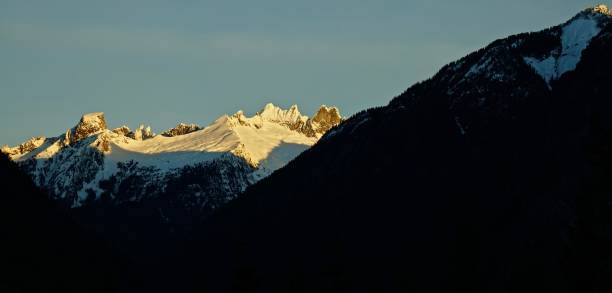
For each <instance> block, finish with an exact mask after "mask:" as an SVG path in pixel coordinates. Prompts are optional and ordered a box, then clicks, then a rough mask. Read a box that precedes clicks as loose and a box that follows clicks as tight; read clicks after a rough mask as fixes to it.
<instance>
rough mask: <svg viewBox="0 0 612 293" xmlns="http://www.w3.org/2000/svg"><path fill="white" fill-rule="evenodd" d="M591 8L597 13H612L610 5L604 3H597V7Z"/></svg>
mask: <svg viewBox="0 0 612 293" xmlns="http://www.w3.org/2000/svg"><path fill="white" fill-rule="evenodd" d="M591 9H592V11H593V12H595V13H601V14H605V15H612V10H610V8H608V6H607V5H604V4H599V5H596V6H595V7H593V8H591Z"/></svg>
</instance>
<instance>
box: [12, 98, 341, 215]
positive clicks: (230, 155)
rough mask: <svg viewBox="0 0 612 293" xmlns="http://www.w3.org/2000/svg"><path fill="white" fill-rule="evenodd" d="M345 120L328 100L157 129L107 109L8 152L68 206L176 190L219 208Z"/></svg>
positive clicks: (197, 204)
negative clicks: (110, 119)
mask: <svg viewBox="0 0 612 293" xmlns="http://www.w3.org/2000/svg"><path fill="white" fill-rule="evenodd" d="M341 121H342V117H341V116H340V113H339V111H338V109H337V108H334V107H327V106H321V107H320V108H319V109H318V110H317V112H316V113H315V115H314V116H313V117H312V118H308V117H307V116H304V115H302V114H301V113H300V112H299V109H298V107H297V106H296V105H294V106H292V107H291V108H290V109H288V110H283V109H281V108H279V107H277V106H275V105H273V104H267V105H266V106H265V107H264V108H263V109H262V110H261V111H259V112H258V113H256V114H255V115H254V116H253V117H246V116H245V115H244V113H243V112H242V111H239V112H237V113H235V114H233V115H231V116H229V115H224V116H221V117H220V118H218V119H217V120H215V121H214V122H213V123H212V124H211V125H209V126H207V127H200V126H198V125H195V124H191V125H187V124H183V123H181V124H179V125H177V126H176V127H174V128H171V129H168V130H166V131H164V132H163V133H162V134H161V135H155V134H153V133H152V131H151V128H150V127H146V128H145V127H144V126H142V125H141V126H140V127H139V128H137V129H136V130H134V131H131V130H130V129H129V128H128V127H127V126H122V127H119V128H116V129H112V130H111V129H108V128H107V122H106V120H105V117H104V113H89V114H85V115H83V117H82V118H81V119H80V120H79V122H78V123H77V125H76V126H74V127H72V128H70V129H68V130H67V131H66V133H64V134H62V135H60V136H56V137H51V138H46V137H34V138H32V139H30V140H28V141H26V142H24V143H22V144H20V145H18V146H16V147H12V148H11V147H7V146H5V147H3V148H2V151H3V152H4V153H6V154H8V155H10V157H11V159H13V160H14V161H16V162H17V163H18V164H19V165H20V166H21V168H22V170H24V171H25V172H26V173H28V174H29V175H30V176H31V177H32V179H33V181H34V182H35V183H36V185H38V186H39V187H40V188H42V189H44V190H45V191H47V192H48V193H49V195H50V197H51V198H52V199H53V200H55V201H58V202H61V203H62V204H63V205H65V206H66V207H70V208H77V207H81V206H83V205H87V204H95V203H98V202H105V203H112V204H115V205H120V204H122V203H125V202H140V201H143V200H148V199H151V198H157V197H160V196H162V194H163V193H165V192H172V193H173V194H174V195H175V196H179V197H181V198H182V199H183V200H184V203H185V205H187V206H188V207H189V208H195V209H214V208H215V207H217V206H220V205H222V204H223V203H225V202H227V201H229V200H231V199H232V198H234V197H235V196H236V195H237V194H239V193H240V192H242V191H243V190H244V189H245V188H246V187H247V186H248V185H250V184H253V183H255V182H257V181H259V180H260V179H261V178H264V177H266V176H268V175H270V174H271V173H272V172H274V171H275V170H277V169H279V168H281V167H282V166H284V165H285V164H287V163H288V162H289V161H290V160H292V159H293V158H294V157H296V156H297V155H298V154H300V153H301V152H302V151H304V150H305V149H307V148H309V147H310V146H312V145H313V144H314V143H315V142H316V141H317V140H318V139H319V138H320V137H321V136H322V135H323V134H324V133H325V132H326V131H328V130H329V129H331V128H332V127H334V126H336V125H337V124H339V123H340V122H341ZM179 189H180V190H179Z"/></svg>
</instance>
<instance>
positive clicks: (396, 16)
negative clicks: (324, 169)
mask: <svg viewBox="0 0 612 293" xmlns="http://www.w3.org/2000/svg"><path fill="white" fill-rule="evenodd" d="M594 4H596V3H593V2H591V1H577V0H573V1H572V0H556V1H552V0H537V1H534V0H512V1H508V0H505V1H500V0H463V1H457V0H438V1H421V0H418V1H411V0H393V1H386V0H372V1H366V0H363V1H359V0H350V1H349V0H307V1H306V0H304V1H291V0H257V1H253V0H249V1H235V0H223V1H195V0H100V1H87V0H53V1H50V0H39V1H33V0H0V102H1V103H0V145H2V144H9V145H15V144H17V143H19V142H21V141H23V140H25V139H27V138H29V137H31V136H35V135H44V136H55V135H59V134H61V133H63V132H65V131H66V129H67V128H69V127H71V126H73V125H74V124H76V122H77V121H78V119H79V118H80V116H81V115H82V114H83V113H85V112H94V111H104V112H105V113H106V118H107V122H108V124H109V126H110V127H118V126H120V125H122V124H127V125H128V126H130V127H131V128H134V127H135V126H137V124H140V123H145V124H150V125H151V126H152V127H153V129H154V130H155V131H156V132H158V133H159V132H161V131H162V130H164V129H166V128H169V127H172V126H174V125H175V124H176V123H178V122H189V123H198V124H201V125H207V124H208V123H210V122H212V121H213V120H214V119H215V118H217V117H218V116H220V115H222V114H224V113H230V114H231V113H234V112H236V111H237V110H240V109H243V110H244V111H245V112H246V113H247V114H253V113H254V112H256V111H257V110H259V109H260V108H262V107H263V106H264V104H265V103H267V102H273V103H275V104H278V105H280V106H283V107H287V106H290V105H292V104H298V105H299V106H300V109H301V111H302V113H303V114H306V115H311V114H312V112H314V111H315V109H316V108H317V107H318V106H319V105H320V104H327V105H336V106H338V107H339V108H340V110H341V112H342V113H343V114H345V115H350V114H353V113H355V112H356V111H359V110H361V109H364V108H368V107H371V106H378V105H384V104H386V103H388V101H389V100H390V99H391V98H393V97H394V96H396V95H397V94H399V93H401V92H402V91H403V90H405V89H406V88H408V87H409V86H410V85H411V84H413V83H414V82H417V81H419V80H422V79H425V78H427V77H429V76H431V75H432V74H434V73H435V72H436V71H437V70H438V69H439V68H440V67H441V66H442V65H444V64H446V63H448V62H450V61H452V60H455V59H457V58H459V57H462V56H463V55H465V54H467V53H469V52H471V51H473V50H475V49H478V48H480V47H483V46H485V45H486V44H487V43H489V42H491V41H493V40H495V39H497V38H501V37H505V36H507V35H510V34H514V33H520V32H525V31H533V30H539V29H543V28H546V27H549V26H552V25H556V24H559V23H562V22H564V21H565V20H567V19H569V18H570V17H571V16H573V15H574V14H576V13H577V12H578V11H580V10H581V9H583V8H586V7H587V6H589V5H594Z"/></svg>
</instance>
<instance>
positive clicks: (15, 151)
mask: <svg viewBox="0 0 612 293" xmlns="http://www.w3.org/2000/svg"><path fill="white" fill-rule="evenodd" d="M45 140H46V138H45V137H43V136H38V137H32V138H30V139H28V140H27V141H26V142H24V143H22V144H20V145H18V146H16V147H9V146H7V145H5V146H3V147H2V149H0V151H2V152H3V153H5V154H7V155H10V156H14V155H21V154H25V153H27V152H30V151H32V150H34V149H36V148H38V147H39V146H41V145H42V144H43V143H44V142H45Z"/></svg>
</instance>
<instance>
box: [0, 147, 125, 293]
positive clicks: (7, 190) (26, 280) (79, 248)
mask: <svg viewBox="0 0 612 293" xmlns="http://www.w3.org/2000/svg"><path fill="white" fill-rule="evenodd" d="M0 178H2V203H1V205H0V206H1V208H0V209H1V211H0V217H1V222H2V226H1V227H2V245H1V246H2V249H1V250H2V253H1V256H0V257H1V261H0V264H1V266H2V273H1V274H0V280H1V281H0V291H2V292H111V291H117V290H118V289H119V288H124V289H127V288H130V287H131V286H134V285H135V284H137V282H136V283H132V280H133V279H137V277H135V276H134V278H133V279H131V280H128V279H127V278H122V277H120V276H126V275H128V274H127V271H126V270H125V263H123V262H122V261H121V258H119V257H118V256H117V255H115V254H114V253H112V252H111V251H110V249H109V248H108V247H107V246H106V245H104V243H103V242H101V241H100V240H99V239H96V238H95V237H93V236H92V235H91V234H89V233H87V232H85V231H83V230H82V229H81V227H79V226H78V225H77V224H75V223H74V222H73V221H72V220H71V219H70V217H69V216H68V215H67V214H65V213H64V212H63V211H61V210H60V209H59V207H58V206H56V204H55V203H52V202H51V201H50V200H49V199H48V197H47V195H46V194H44V193H42V192H41V191H40V190H38V188H37V187H35V186H34V184H33V183H32V182H31V180H30V178H29V177H27V176H26V175H25V174H22V173H21V171H20V170H19V169H18V168H17V166H16V165H15V164H14V163H13V162H11V161H10V160H9V159H8V157H7V156H6V155H4V154H0Z"/></svg>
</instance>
